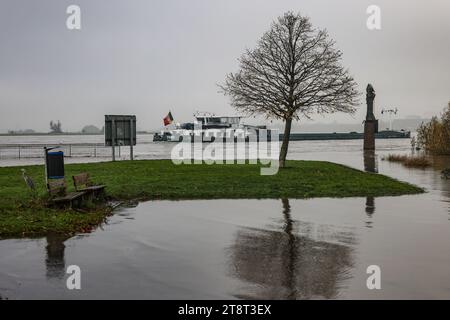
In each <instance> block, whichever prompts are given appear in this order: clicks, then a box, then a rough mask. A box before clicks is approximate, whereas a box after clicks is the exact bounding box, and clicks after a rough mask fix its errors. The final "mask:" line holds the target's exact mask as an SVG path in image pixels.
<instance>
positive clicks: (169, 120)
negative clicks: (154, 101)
mask: <svg viewBox="0 0 450 320" xmlns="http://www.w3.org/2000/svg"><path fill="white" fill-rule="evenodd" d="M163 121H164V126H168V125H169V124H171V123H172V121H173V117H172V113H171V112H170V111H169V114H168V115H167V116H166V117H165V118H164V119H163Z"/></svg>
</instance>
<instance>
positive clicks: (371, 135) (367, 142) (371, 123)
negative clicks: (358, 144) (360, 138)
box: [364, 120, 378, 150]
mask: <svg viewBox="0 0 450 320" xmlns="http://www.w3.org/2000/svg"><path fill="white" fill-rule="evenodd" d="M377 127H378V121H377V120H366V121H365V122H364V150H375V132H377Z"/></svg>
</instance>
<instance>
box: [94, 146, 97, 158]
mask: <svg viewBox="0 0 450 320" xmlns="http://www.w3.org/2000/svg"><path fill="white" fill-rule="evenodd" d="M94 158H97V146H94Z"/></svg>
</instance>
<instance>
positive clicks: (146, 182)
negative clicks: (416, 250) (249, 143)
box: [0, 160, 423, 237]
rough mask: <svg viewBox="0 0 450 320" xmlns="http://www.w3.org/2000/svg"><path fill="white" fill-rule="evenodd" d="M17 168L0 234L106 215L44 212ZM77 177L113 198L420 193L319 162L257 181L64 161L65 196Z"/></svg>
mask: <svg viewBox="0 0 450 320" xmlns="http://www.w3.org/2000/svg"><path fill="white" fill-rule="evenodd" d="M21 168H22V167H4V168H0V237H9V236H30V235H42V234H45V233H47V232H60V233H75V232H80V231H87V230H90V229H91V228H92V227H94V226H96V225H98V224H99V223H100V222H101V221H102V220H103V219H104V218H105V216H106V215H107V214H108V212H109V210H108V209H107V208H97V209H95V210H91V211H92V212H90V213H80V212H75V211H68V210H58V209H52V208H48V207H47V206H46V199H47V193H46V189H45V184H44V167H43V166H27V167H24V168H25V169H26V171H27V174H28V175H29V176H31V177H32V178H33V179H34V181H35V183H36V185H37V198H36V199H33V197H32V195H31V194H30V192H29V191H28V190H27V188H26V185H25V182H24V181H23V179H22V176H21V172H20V169H21ZM80 172H89V173H90V175H91V177H92V180H93V181H94V182H96V183H101V184H106V185H107V194H108V196H109V197H110V198H112V199H116V200H147V199H219V198H228V199H230V198H236V199H237V198H253V199H254V198H282V197H288V198H313V197H358V196H361V197H365V196H374V197H379V196H395V195H403V194H415V193H421V192H423V189H421V188H418V187H416V186H413V185H411V184H407V183H403V182H400V181H397V180H395V179H392V178H389V177H386V176H383V175H379V174H373V173H366V172H362V171H359V170H355V169H351V168H348V167H345V166H342V165H338V164H334V163H330V162H319V161H289V162H288V167H287V168H284V169H280V171H279V173H278V174H276V175H273V176H261V175H260V166H259V165H248V164H247V165H236V164H233V165H206V164H203V165H174V164H172V162H171V161H170V160H149V161H120V162H102V163H89V164H70V165H66V179H67V182H68V184H69V186H70V187H69V191H70V190H71V189H73V186H72V181H71V180H72V179H71V176H72V175H74V174H77V173H80Z"/></svg>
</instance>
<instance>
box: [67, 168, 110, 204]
mask: <svg viewBox="0 0 450 320" xmlns="http://www.w3.org/2000/svg"><path fill="white" fill-rule="evenodd" d="M72 179H73V184H74V186H75V190H76V191H80V192H86V193H88V194H90V195H92V196H93V197H94V198H95V199H99V198H101V199H103V198H104V196H105V188H106V186H105V185H94V184H93V183H92V181H91V180H90V177H89V173H87V172H83V173H80V174H78V175H76V176H72Z"/></svg>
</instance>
